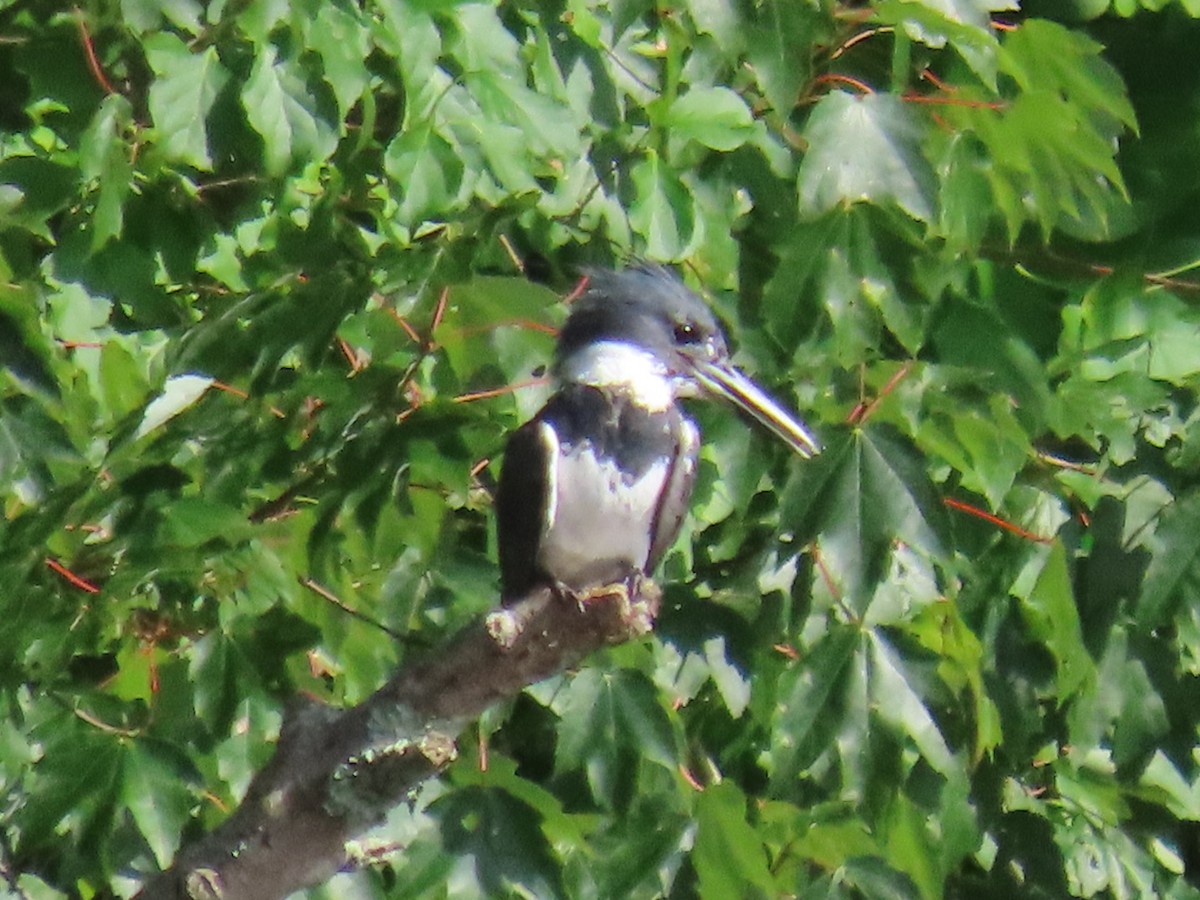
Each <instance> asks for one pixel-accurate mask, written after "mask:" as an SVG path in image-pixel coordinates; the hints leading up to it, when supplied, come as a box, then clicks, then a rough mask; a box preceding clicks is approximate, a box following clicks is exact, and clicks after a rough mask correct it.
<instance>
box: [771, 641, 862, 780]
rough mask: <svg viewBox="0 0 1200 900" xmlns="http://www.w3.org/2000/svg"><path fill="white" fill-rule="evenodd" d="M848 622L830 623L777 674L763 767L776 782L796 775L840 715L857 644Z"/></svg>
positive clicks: (815, 753) (818, 750)
mask: <svg viewBox="0 0 1200 900" xmlns="http://www.w3.org/2000/svg"><path fill="white" fill-rule="evenodd" d="M861 647H862V641H861V633H860V631H859V629H858V628H856V627H854V626H852V625H837V626H834V627H831V628H830V629H829V630H828V632H827V633H826V634H824V635H822V636H821V638H820V640H818V641H817V643H816V644H815V645H814V646H813V647H811V648H810V649H809V651H808V652H807V653H806V654H805V655H804V657H803V659H802V660H801V662H800V663H798V664H797V665H796V666H794V667H793V668H791V669H788V670H787V671H786V672H785V673H784V674H783V676H782V677H781V678H780V684H779V688H778V693H779V696H780V698H781V699H780V700H779V702H778V704H777V705H776V707H775V710H774V714H773V723H772V727H771V751H770V756H769V757H768V766H767V768H768V769H769V770H770V773H771V783H772V785H773V786H775V787H777V788H778V787H780V786H782V785H785V784H786V783H787V782H789V781H793V780H795V778H796V777H797V775H798V774H799V773H800V771H801V770H802V769H804V768H805V767H806V766H808V765H810V764H811V763H812V761H813V760H814V759H816V757H817V756H818V755H819V754H820V753H821V752H823V750H824V749H825V747H826V744H827V741H828V740H829V737H830V736H831V735H832V734H833V733H834V732H835V731H836V730H837V729H838V727H839V723H840V720H841V709H840V708H841V704H842V702H843V701H842V694H843V692H844V691H845V689H846V685H845V681H846V674H845V670H846V666H847V665H848V664H849V662H850V660H851V659H852V658H853V657H854V656H855V655H856V654H857V653H858V652H859V651H860V650H861Z"/></svg>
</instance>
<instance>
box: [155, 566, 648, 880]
mask: <svg viewBox="0 0 1200 900" xmlns="http://www.w3.org/2000/svg"><path fill="white" fill-rule="evenodd" d="M659 599H660V595H659V591H658V589H657V587H655V586H654V584H653V583H651V582H649V581H643V582H642V584H641V586H640V589H639V594H638V595H637V596H634V597H632V598H629V597H627V596H626V595H625V594H624V593H623V592H615V593H612V594H607V595H604V596H600V597H595V598H590V599H589V601H588V602H587V603H585V604H577V603H571V602H569V601H565V600H563V599H562V598H560V597H558V596H556V595H554V594H552V593H551V591H550V590H549V589H547V588H540V589H538V590H537V591H535V592H533V593H531V594H530V595H529V596H528V597H525V598H522V599H521V600H520V601H518V602H517V603H514V604H512V605H511V606H509V607H507V608H504V609H497V610H495V611H493V612H492V613H490V614H489V615H488V616H486V617H485V618H484V619H483V620H482V621H479V622H475V623H474V624H472V625H470V626H468V627H467V628H465V629H464V630H463V631H461V632H460V633H459V634H458V635H456V636H455V637H453V638H451V639H450V641H449V642H448V643H447V644H446V645H445V646H444V647H442V648H441V649H440V650H439V651H437V652H434V653H431V654H430V655H429V656H428V657H425V658H422V659H419V660H416V661H415V662H411V663H408V664H406V665H404V666H402V667H401V668H400V669H399V670H398V671H397V672H396V674H395V675H394V676H393V677H392V678H391V680H390V681H388V683H387V684H385V685H384V686H383V687H382V688H380V689H379V690H378V691H377V692H376V693H375V694H374V695H372V696H371V697H370V698H368V699H367V700H365V701H363V702H362V703H361V704H359V705H358V706H355V707H353V708H351V709H346V710H335V709H332V708H330V707H327V706H324V705H321V704H318V703H314V702H312V701H310V700H304V701H296V702H294V703H293V704H292V705H291V706H290V707H289V709H288V711H287V713H286V715H285V718H284V724H283V727H282V729H281V731H280V735H279V744H278V746H277V748H276V750H275V755H274V757H272V759H271V761H270V762H269V763H268V764H267V765H266V766H265V767H264V768H263V769H262V771H261V772H259V773H258V774H257V775H256V776H255V777H254V780H253V781H252V782H251V784H250V787H249V789H248V790H247V792H246V796H245V798H243V800H242V803H241V805H240V806H239V807H238V809H237V810H236V811H235V812H234V813H233V815H232V816H230V818H229V819H227V820H226V821H225V822H224V823H223V824H222V825H221V826H220V827H218V828H217V829H216V830H215V831H213V832H212V833H211V834H209V835H207V836H206V837H204V838H202V839H201V840H200V841H198V842H196V843H195V844H193V845H191V846H189V847H185V848H184V849H182V850H181V851H180V852H179V854H178V856H177V857H176V859H175V862H174V864H173V865H172V866H171V868H169V869H168V870H166V871H165V872H162V873H160V874H158V875H156V876H154V877H153V878H151V879H150V880H149V881H147V883H146V884H145V885H144V886H143V888H142V891H141V893H139V894H138V897H139V898H142V900H162V898H171V900H174V898H188V900H201V898H212V900H216V898H220V900H271V898H282V897H286V896H287V895H288V894H291V893H293V892H294V891H297V890H300V889H301V888H304V887H308V886H311V885H314V884H319V883H321V882H323V881H325V880H327V879H328V878H330V877H331V876H332V875H334V874H335V873H336V872H337V871H338V870H339V869H341V868H342V867H344V866H345V865H346V864H347V863H348V856H347V849H346V844H347V842H348V841H351V840H352V839H353V838H354V837H355V836H357V835H359V834H361V833H362V832H364V831H365V830H367V829H368V828H370V827H372V826H374V825H376V824H378V823H379V822H381V821H382V820H383V818H384V816H385V815H386V814H387V812H388V810H389V809H391V808H392V807H393V806H395V805H396V804H397V803H399V802H400V801H402V800H403V799H404V797H405V796H406V795H407V794H408V792H409V791H410V790H411V789H412V788H413V787H414V786H415V785H417V784H419V783H420V782H421V781H423V780H424V779H426V778H429V777H430V776H431V775H434V774H436V773H437V772H439V771H440V770H441V769H442V768H444V767H445V766H446V765H447V764H448V763H449V762H450V761H451V760H453V759H454V757H455V756H456V753H457V751H456V747H455V744H454V739H455V737H456V736H457V735H458V733H459V732H460V731H461V730H462V729H463V728H464V727H465V726H466V725H467V724H468V723H469V722H471V721H472V720H473V719H475V718H476V717H477V716H478V715H479V714H480V713H482V712H483V711H484V710H485V709H487V708H488V707H489V706H491V705H492V704H494V703H496V702H498V701H500V700H503V699H505V698H507V697H511V696H513V695H515V694H517V693H519V692H520V691H521V690H523V689H524V688H525V687H527V686H528V685H530V684H533V683H535V682H537V681H541V680H542V679H544V678H547V677H548V676H550V675H553V674H555V673H556V672H560V671H562V670H563V669H565V668H568V667H570V666H572V665H574V664H575V663H577V662H579V660H581V659H582V658H583V657H585V656H586V655H588V654H589V653H591V652H592V651H593V650H596V649H597V648H599V647H601V646H603V645H605V644H617V643H621V642H623V641H626V640H629V639H631V638H634V637H638V636H639V635H642V634H645V633H647V632H648V631H649V630H650V629H651V627H652V626H653V623H654V617H655V616H656V615H657V613H658V604H659Z"/></svg>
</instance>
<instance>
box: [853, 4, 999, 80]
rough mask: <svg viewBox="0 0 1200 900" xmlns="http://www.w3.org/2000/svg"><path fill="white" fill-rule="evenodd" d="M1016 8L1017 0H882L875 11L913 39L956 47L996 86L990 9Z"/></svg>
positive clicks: (981, 76) (996, 46)
mask: <svg viewBox="0 0 1200 900" xmlns="http://www.w3.org/2000/svg"><path fill="white" fill-rule="evenodd" d="M1017 8H1018V4H1017V2H1016V0H881V2H880V3H878V4H877V5H876V7H875V13H876V15H877V16H878V17H879V21H880V22H882V23H885V24H888V25H892V26H897V27H900V28H902V29H903V30H904V33H905V34H906V35H907V36H908V37H909V38H911V39H912V40H914V41H920V42H921V43H922V44H925V45H927V46H929V47H934V48H941V47H944V46H946V45H947V44H949V45H950V46H952V47H954V49H955V50H957V51H958V52H959V54H961V55H962V58H963V59H964V60H965V61H966V63H967V65H968V66H970V67H971V70H972V71H973V72H974V73H975V75H976V76H977V77H978V78H979V79H980V80H981V81H982V82H983V83H984V84H985V85H987V86H988V87H990V88H992V89H993V90H994V89H995V87H996V69H997V56H998V55H999V52H1000V44H999V42H998V41H997V40H996V38H995V36H994V34H993V33H992V25H991V17H990V13H992V12H1001V11H1006V10H1015V9H1017Z"/></svg>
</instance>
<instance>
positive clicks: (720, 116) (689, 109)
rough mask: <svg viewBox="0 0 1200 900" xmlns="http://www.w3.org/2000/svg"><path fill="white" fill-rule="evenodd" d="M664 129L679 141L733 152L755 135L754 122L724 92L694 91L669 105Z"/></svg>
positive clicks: (729, 93)
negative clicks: (669, 130) (690, 141)
mask: <svg viewBox="0 0 1200 900" xmlns="http://www.w3.org/2000/svg"><path fill="white" fill-rule="evenodd" d="M666 125H667V127H669V128H670V129H671V132H672V133H673V134H674V135H676V136H678V137H681V138H685V139H690V140H694V141H697V142H698V143H701V144H703V145H704V146H706V147H711V148H712V149H714V150H733V149H735V148H736V147H740V146H741V145H742V144H744V143H745V142H746V141H748V140H749V139H750V137H751V135H752V134H753V132H754V118H753V116H751V114H750V110H749V108H748V107H747V106H746V104H745V103H744V102H743V101H742V99H741V98H740V97H739V96H738V95H737V94H735V93H734V92H733V91H731V90H728V89H726V88H694V89H692V90H690V91H688V92H687V93H686V94H684V95H683V96H682V97H680V98H679V99H678V100H676V101H675V102H674V103H672V104H671V107H670V108H669V109H668V110H667V116H666Z"/></svg>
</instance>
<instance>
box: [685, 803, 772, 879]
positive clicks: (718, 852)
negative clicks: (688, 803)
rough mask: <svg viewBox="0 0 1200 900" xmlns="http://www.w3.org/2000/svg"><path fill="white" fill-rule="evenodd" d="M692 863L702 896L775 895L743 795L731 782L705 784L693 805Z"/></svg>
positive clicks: (763, 853)
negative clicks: (751, 893) (695, 823)
mask: <svg viewBox="0 0 1200 900" xmlns="http://www.w3.org/2000/svg"><path fill="white" fill-rule="evenodd" d="M696 806H697V809H696V815H697V819H698V828H697V831H696V846H695V849H694V850H693V857H692V858H693V862H694V865H695V866H696V872H697V875H698V876H699V881H700V893H701V896H704V897H731V896H745V895H746V893H747V892H748V891H750V892H761V893H762V894H763V895H766V896H771V895H772V894H774V892H775V890H776V887H775V879H773V878H772V877H771V872H770V869H769V868H768V865H767V854H766V851H765V849H764V848H763V846H762V840H761V838H760V837H759V836H758V834H757V832H756V831H755V829H754V828H753V827H752V826H751V825H750V824H749V823H748V822H747V821H746V798H745V796H744V795H743V794H742V792H741V791H740V790H738V789H737V787H736V786H735V785H733V784H732V783H729V782H726V783H723V784H714V785H711V786H710V787H708V788H707V789H706V790H705V791H704V792H703V793H702V794H701V795H700V799H699V801H698V803H697V804H696Z"/></svg>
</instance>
